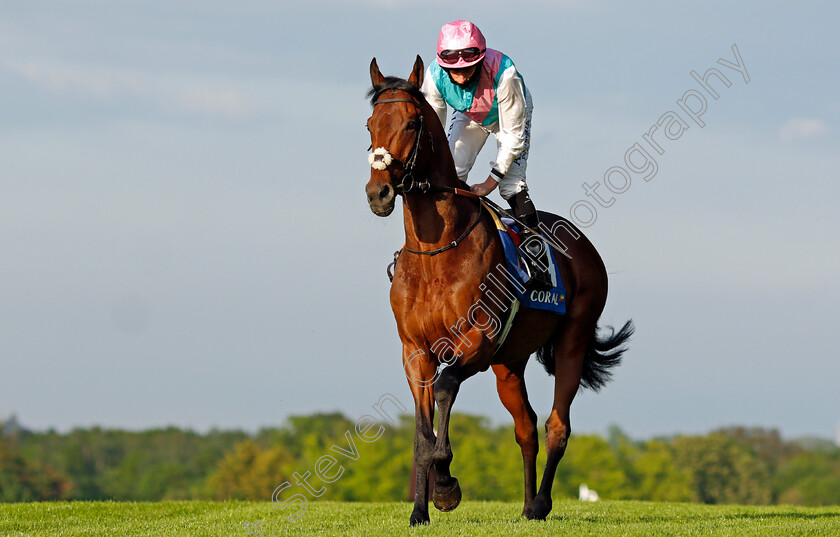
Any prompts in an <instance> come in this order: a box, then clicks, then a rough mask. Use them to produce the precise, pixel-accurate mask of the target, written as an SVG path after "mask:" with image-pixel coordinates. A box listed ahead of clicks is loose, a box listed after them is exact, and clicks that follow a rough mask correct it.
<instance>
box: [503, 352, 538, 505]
mask: <svg viewBox="0 0 840 537" xmlns="http://www.w3.org/2000/svg"><path fill="white" fill-rule="evenodd" d="M527 363H528V361H527V360H522V361H521V362H518V363H516V364H512V365H502V364H498V365H494V366H493V372H494V373H495V374H496V389H497V390H498V392H499V399H501V401H502V404H503V405H505V408H506V409H507V410H508V412H510V415H511V416H513V424H514V434H515V435H516V443H517V444H519V448H520V449H521V450H522V464H523V466H524V468H525V506H524V507H523V509H522V516H524V517H530V516H531V514H532V513H533V509H534V496H535V495H536V493H537V453H538V452H539V446H540V444H539V437H538V435H537V413H536V412H534V409H533V408H531V404H530V403H529V402H528V392H527V391H526V390H525V365H526V364H527Z"/></svg>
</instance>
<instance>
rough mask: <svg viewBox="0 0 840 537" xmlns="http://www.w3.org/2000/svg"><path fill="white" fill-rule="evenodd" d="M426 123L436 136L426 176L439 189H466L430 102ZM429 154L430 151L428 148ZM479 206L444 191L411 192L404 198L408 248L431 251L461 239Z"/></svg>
mask: <svg viewBox="0 0 840 537" xmlns="http://www.w3.org/2000/svg"><path fill="white" fill-rule="evenodd" d="M422 109H423V114H424V115H425V118H426V121H425V123H426V124H427V125H428V126H429V132H431V135H432V145H433V147H434V150H433V151H432V152H431V154H430V156H429V158H428V160H427V164H426V166H425V167H424V170H423V171H422V176H420V177H416V179H417V180H420V181H422V180H428V181H429V183H430V184H432V185H436V186H448V187H462V186H463V184H462V183H461V181H460V180H459V179H458V174H457V173H456V171H455V163H454V161H453V160H452V153H451V152H450V151H449V143H448V141H447V139H446V134H445V133H444V131H443V126H442V125H441V124H440V121H438V118H437V114H436V113H435V112H434V110H433V109H432V107H431V106H430V105H429V104H428V103H425V102H424V103H423V106H422ZM426 151H429V149H428V148H426ZM477 210H478V209H477V204H476V202H475V201H474V200H471V199H469V198H467V197H465V196H458V195H455V194H450V193H444V192H429V193H422V192H419V191H414V192H409V193H406V194H405V195H404V196H403V218H404V223H405V239H406V246H408V247H409V248H412V249H416V250H430V249H433V248H436V247H439V246H440V245H442V244H448V243H451V242H452V241H454V240H455V239H457V238H458V237H459V236H460V235H461V233H463V231H464V230H465V229H466V227H467V226H469V225H470V223H472V221H473V219H474V218H475V215H476V212H477Z"/></svg>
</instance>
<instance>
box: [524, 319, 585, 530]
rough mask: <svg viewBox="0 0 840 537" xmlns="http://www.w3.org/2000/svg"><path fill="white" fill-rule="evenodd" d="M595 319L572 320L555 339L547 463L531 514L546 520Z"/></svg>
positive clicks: (547, 431)
mask: <svg viewBox="0 0 840 537" xmlns="http://www.w3.org/2000/svg"><path fill="white" fill-rule="evenodd" d="M594 330H595V325H594V323H579V322H577V323H576V322H572V323H570V324H568V325H566V326H565V327H564V328H563V329H562V330H561V331H560V333H559V334H558V335H557V336H556V338H555V340H554V406H553V408H552V409H551V414H550V415H549V417H548V419H547V420H546V422H545V433H546V434H545V449H546V459H547V460H546V464H545V472H544V473H543V477H542V481H541V482H540V490H539V492H538V493H537V496H536V498H534V509H533V511H532V512H531V516H530V518H532V519H538V520H544V519H545V517H546V516H548V513H550V512H551V486H552V484H553V483H554V475H555V472H556V471H557V465H558V463H559V462H560V459H562V458H563V455H564V453H565V452H566V445H567V443H568V441H569V435H570V434H571V432H572V428H571V421H570V419H569V409H570V407H571V406H572V401H573V400H574V398H575V395H576V394H577V391H578V387H579V386H580V379H581V375H582V373H583V364H584V358H585V356H586V349H587V346H588V344H589V341H590V338H591V337H592V334H593V333H594Z"/></svg>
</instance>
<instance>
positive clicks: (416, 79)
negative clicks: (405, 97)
mask: <svg viewBox="0 0 840 537" xmlns="http://www.w3.org/2000/svg"><path fill="white" fill-rule="evenodd" d="M408 81H409V82H411V83H412V84H414V85H415V86H416V87H418V88H419V87H420V86H422V85H423V58H421V57H420V55H419V54H418V55H417V59H416V60H414V69H412V70H411V76H409V77H408Z"/></svg>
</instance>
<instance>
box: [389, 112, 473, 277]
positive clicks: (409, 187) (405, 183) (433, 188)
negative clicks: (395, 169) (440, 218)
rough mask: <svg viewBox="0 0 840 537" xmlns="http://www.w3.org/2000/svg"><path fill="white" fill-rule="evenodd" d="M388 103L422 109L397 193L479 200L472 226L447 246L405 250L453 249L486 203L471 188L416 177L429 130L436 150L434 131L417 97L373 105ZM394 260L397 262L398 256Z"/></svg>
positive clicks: (429, 252)
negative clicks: (430, 181)
mask: <svg viewBox="0 0 840 537" xmlns="http://www.w3.org/2000/svg"><path fill="white" fill-rule="evenodd" d="M387 103H410V104H413V105H414V106H415V107H417V109H418V110H420V111H421V114H420V127H419V128H418V129H417V137H416V138H415V139H414V145H413V146H412V147H411V152H410V153H409V154H408V158H407V159H406V161H405V163H404V164H402V168H403V175H402V178H401V179H402V182H401V183H400V184H398V185H396V186H395V187H394V190H395V191H396V193H397V194H402V195H404V194H407V193H409V192H412V191H415V190H416V191H418V192H420V193H422V194H428V193H430V192H448V193H450V194H455V195H456V196H464V197H467V198H472V199H475V200H479V204H478V215H477V216H476V218H475V221H474V222H473V223H472V224H470V226H469V227H468V228H467V229H465V230H464V232H463V233H461V236H460V237H458V238H457V239H455V240H454V241H452V242H450V243H449V244H447V245H446V246H442V247H440V248H436V249H434V250H412V249H411V248H408V247H403V250H405V251H406V252H411V253H412V254H418V255H428V256H432V255H437V254H439V253H442V252H445V251H447V250H451V249H452V248H455V247H456V246H458V245H459V244H460V243H461V241H463V240H464V239H466V238H467V235H469V234H470V232H471V231H472V230H473V229H475V227H476V226H477V225H478V223H479V222H480V221H481V216H482V214H481V213H482V210H483V209H484V204H483V203H481V202H480V196H478V195H477V194H474V193H473V192H471V191H470V190H465V189H463V188H457V187H451V186H440V185H433V184H431V183H429V180H428V179H424V180H422V181H418V180H417V179H416V178H415V177H414V171H415V170H414V168H415V166H416V165H417V155H418V154H419V153H420V142H421V141H422V140H423V132H424V131H427V132H428V135H429V148H430V150H431V151H432V152H434V143H433V141H434V140H433V139H432V132H431V131H429V130H428V129H427V128H426V122H425V120H424V119H423V114H422V110H423V109H422V108H421V107H420V103H419V102H417V101H416V100H415V99H382V100H380V101H376V102H374V103H373V106H376V105H378V104H387ZM397 255H399V252H397ZM394 261H395V262H396V256H395V259H394Z"/></svg>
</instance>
